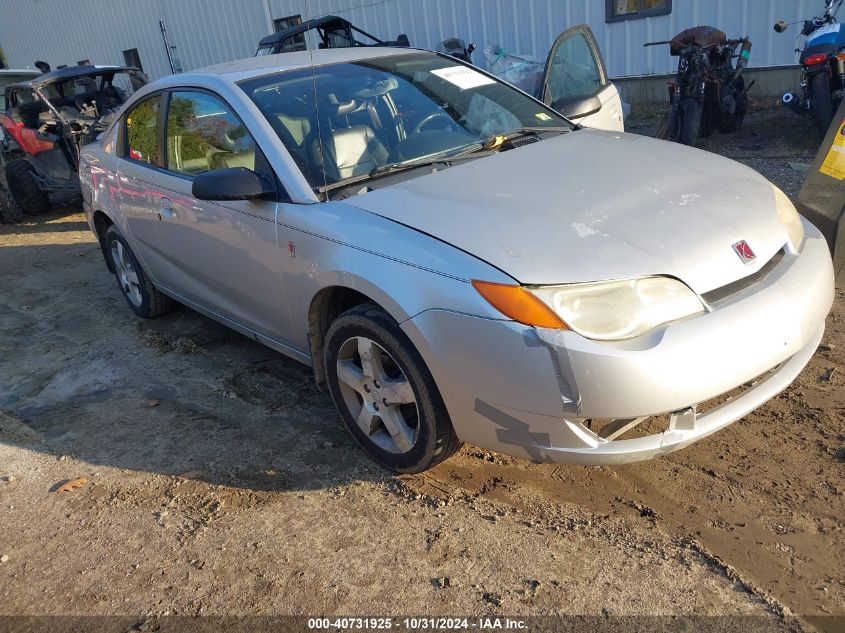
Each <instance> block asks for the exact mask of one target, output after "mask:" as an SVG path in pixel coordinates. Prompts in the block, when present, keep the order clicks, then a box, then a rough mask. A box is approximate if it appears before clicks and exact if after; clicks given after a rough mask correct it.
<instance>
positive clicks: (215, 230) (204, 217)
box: [156, 90, 287, 341]
mask: <svg viewBox="0 0 845 633" xmlns="http://www.w3.org/2000/svg"><path fill="white" fill-rule="evenodd" d="M165 144H166V148H165V168H164V170H163V171H162V173H160V174H159V175H158V177H157V179H156V183H157V184H158V185H159V190H158V200H156V204H157V205H158V207H159V210H160V211H159V212H160V214H161V221H160V222H159V227H158V228H159V236H160V239H161V247H162V251H163V252H164V253H165V254H166V256H167V258H168V260H169V262H170V269H171V277H172V280H173V281H172V286H173V290H174V291H175V292H177V293H178V294H180V295H182V296H183V297H184V298H185V299H188V300H189V301H192V302H195V303H197V304H199V305H200V306H202V307H204V308H206V309H209V310H212V311H214V312H215V313H217V314H219V315H220V316H223V317H226V318H228V319H232V320H234V321H235V322H237V323H239V324H241V325H243V326H246V327H248V328H250V329H253V330H254V331H256V332H258V333H261V334H264V335H266V336H270V337H272V338H275V339H277V340H282V341H284V340H285V339H286V337H285V336H284V334H285V326H286V325H287V305H286V301H285V291H284V283H283V277H282V270H281V257H280V253H279V248H278V245H277V243H276V211H277V206H278V203H277V202H274V201H269V200H235V201H215V202H210V201H206V200H197V199H196V198H194V197H193V194H192V186H193V178H194V176H196V175H198V174H201V173H203V172H207V171H212V170H217V169H227V168H231V167H246V168H247V169H252V170H254V171H258V172H263V173H265V174H266V175H267V177H268V178H269V179H270V180H271V181H273V182H275V177H274V176H273V175H272V171H269V170H270V167H269V165H268V164H267V163H266V161H265V159H264V157H263V154H262V153H261V150H260V149H259V148H258V146H257V145H256V144H255V141H254V140H253V138H252V136H251V135H250V133H249V131H248V130H247V129H246V127H245V126H244V125H243V123H242V122H241V120H240V119H239V118H238V117H237V116H236V115H235V114H234V113H233V112H232V110H231V108H230V107H229V106H228V105H227V104H226V103H224V102H223V101H222V100H221V99H220V98H219V97H218V96H216V95H213V94H211V93H208V92H202V91H193V90H184V91H174V92H172V93H171V94H170V97H169V100H168V105H167V133H166V140H165ZM268 171H269V173H266V172H268Z"/></svg>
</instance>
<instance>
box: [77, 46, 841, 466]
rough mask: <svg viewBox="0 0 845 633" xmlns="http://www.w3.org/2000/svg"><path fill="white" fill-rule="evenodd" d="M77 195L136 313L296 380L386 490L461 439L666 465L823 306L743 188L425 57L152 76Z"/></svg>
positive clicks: (798, 222)
mask: <svg viewBox="0 0 845 633" xmlns="http://www.w3.org/2000/svg"><path fill="white" fill-rule="evenodd" d="M312 55H313V58H312ZM561 66H562V67H565V64H562V65H561ZM620 164H621V165H625V169H624V170H617V171H616V172H615V173H614V174H613V177H612V178H608V172H607V166H608V165H620ZM80 177H81V179H82V182H83V194H84V208H85V212H86V214H87V216H88V221H89V225H90V227H91V229H92V231H94V232H95V234H96V236H97V239H98V240H99V243H100V245H101V248H102V252H103V255H104V257H105V261H106V265H107V266H108V268H109V270H110V271H112V272H113V273H114V275H115V278H116V280H117V282H118V285H119V288H120V292H121V293H122V294H123V296H124V298H125V300H126V302H127V304H128V306H129V308H130V309H131V310H132V311H133V312H134V313H135V314H136V315H138V316H140V317H143V318H151V317H156V316H159V315H161V314H164V313H165V312H166V311H167V310H168V309H169V308H170V307H171V306H172V305H173V301H174V300H175V301H178V302H180V303H183V304H185V305H187V306H190V307H191V308H194V309H196V310H198V311H200V312H202V313H203V314H206V315H208V316H209V317H211V318H213V319H216V320H218V321H220V322H222V323H224V324H226V325H227V326H229V327H232V328H233V329H235V330H237V331H239V332H241V333H243V334H245V335H247V336H248V337H250V338H251V339H253V340H256V341H259V342H261V343H263V344H265V345H268V346H270V347H272V348H273V349H276V350H278V351H280V352H282V353H284V354H287V355H289V356H290V357H292V358H294V359H297V360H299V361H302V362H303V363H307V364H308V365H310V366H312V367H313V370H314V375H315V378H316V381H317V383H318V384H319V385H321V386H325V387H327V389H328V391H329V392H330V394H331V396H332V399H333V400H334V403H335V405H336V406H337V408H338V411H339V412H340V415H341V417H342V419H343V421H344V423H345V425H346V427H347V429H348V431H349V433H350V434H351V436H352V437H353V438H354V439H355V440H356V441H357V442H358V443H359V444H360V445H361V446H362V447H363V449H364V450H365V451H366V452H367V453H368V454H369V455H370V456H371V457H372V458H373V459H375V460H376V461H378V462H379V463H381V464H383V465H384V466H386V467H388V468H390V469H393V470H395V471H398V472H420V471H422V470H425V469H427V468H430V467H432V466H434V465H435V464H437V463H438V462H440V461H442V460H443V459H445V458H447V457H448V456H449V455H451V454H452V453H454V451H455V450H457V448H458V446H459V444H460V442H461V441H464V442H471V443H473V444H475V445H478V446H481V447H484V448H487V449H491V450H495V451H499V452H502V453H507V454H510V455H515V456H518V457H523V458H527V459H531V460H534V461H553V462H574V463H580V464H618V463H623V462H630V461H635V460H643V459H649V458H652V457H655V456H658V455H662V454H665V453H668V452H671V451H674V450H677V449H680V448H682V447H684V446H687V445H689V444H690V443H692V442H694V441H696V440H699V439H701V438H703V437H705V436H707V435H709V434H711V433H714V432H716V431H718V430H719V429H722V428H723V427H725V426H727V425H729V424H730V423H732V422H733V421H735V420H737V419H739V418H741V417H742V416H744V415H746V414H747V413H749V412H750V411H752V410H753V409H755V408H757V407H759V406H760V405H762V404H763V403H765V402H766V401H767V400H769V399H770V398H772V397H773V396H775V394H777V393H779V392H780V391H781V390H783V389H784V388H786V387H787V386H788V385H789V384H790V383H791V382H792V381H793V380H794V379H795V377H796V376H797V375H798V374H799V372H800V371H801V370H802V369H803V368H804V366H805V365H806V364H807V362H808V361H809V359H810V358H811V357H812V355H813V353H814V352H815V350H816V348H817V346H818V344H819V341H820V340H821V337H822V334H823V332H824V326H825V317H826V315H827V313H828V311H829V309H830V307H831V305H832V301H833V277H832V266H831V258H830V253H829V251H828V247H827V244H826V242H825V240H824V239H823V238H822V237H821V235H820V234H819V231H818V230H817V229H816V228H815V227H814V226H813V225H811V224H810V223H808V222H807V221H805V220H804V219H802V218H801V217H800V216H799V215H798V213H797V212H796V210H795V207H794V206H793V205H792V203H791V202H790V201H789V199H788V198H787V197H786V195H784V194H783V192H781V191H780V190H779V189H778V188H777V187H775V186H774V185H772V184H771V183H770V182H768V181H767V180H766V179H765V178H763V177H762V176H761V175H760V174H758V173H757V172H755V171H753V170H752V169H750V168H748V167H745V166H743V165H740V164H738V163H735V162H733V161H730V160H727V159H724V158H721V157H718V156H716V155H714V154H709V153H706V152H700V151H698V150H694V149H691V148H688V147H685V146H682V145H678V144H674V143H667V142H665V141H659V140H655V139H650V138H646V137H643V136H637V135H627V134H624V133H621V132H607V131H601V130H593V129H587V128H582V127H580V126H577V125H574V124H572V123H571V122H570V121H568V120H567V119H566V118H564V117H562V116H561V115H560V114H559V113H557V112H556V111H555V110H553V109H552V108H550V107H548V106H546V105H545V104H544V103H542V102H541V101H539V100H536V99H534V98H532V97H530V96H528V95H527V94H525V93H524V92H521V91H519V90H517V89H515V88H514V87H513V86H511V85H510V84H508V83H505V82H502V81H500V80H498V79H496V78H495V77H494V76H492V75H490V74H487V73H485V72H482V71H480V70H478V69H476V68H474V67H472V66H470V65H468V64H465V63H463V62H461V61H459V60H456V59H454V58H452V57H448V56H446V55H440V54H437V53H434V52H426V51H417V50H408V49H399V48H393V49H390V48H346V49H335V50H323V51H314V52H313V53H312V52H310V51H309V52H299V53H290V54H288V55H285V56H284V61H283V67H282V68H280V58H278V57H275V58H268V57H258V58H252V59H248V60H242V61H239V62H234V63H229V64H225V65H221V66H217V67H211V68H206V69H202V70H199V71H197V72H195V73H186V74H183V75H173V76H170V77H166V78H164V79H160V80H158V81H156V82H155V83H154V84H151V85H149V86H147V87H145V88H144V89H142V90H140V91H139V92H138V93H136V95H135V96H134V97H133V98H132V100H131V101H130V102H129V103H128V104H127V106H126V109H125V110H124V111H123V113H122V114H121V116H120V117H119V118H118V119H117V120H116V121H114V123H113V124H112V125H111V126H110V127H109V129H108V130H107V131H106V133H105V134H104V136H103V138H102V140H101V141H100V142H98V143H94V144H92V145H89V146H87V147H85V148H83V155H82V160H81V164H80ZM115 183H117V185H116V184H115ZM726 394H731V396H732V398H729V399H726V398H725V396H726Z"/></svg>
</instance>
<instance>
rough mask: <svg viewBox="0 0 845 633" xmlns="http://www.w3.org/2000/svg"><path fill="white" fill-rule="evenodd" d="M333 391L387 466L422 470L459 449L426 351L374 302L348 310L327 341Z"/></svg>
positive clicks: (357, 432) (353, 428) (353, 429)
mask: <svg viewBox="0 0 845 633" xmlns="http://www.w3.org/2000/svg"><path fill="white" fill-rule="evenodd" d="M324 349H325V355H324V360H325V366H326V378H327V380H328V386H329V392H330V393H331V396H332V400H334V403H335V406H336V407H337V409H338V411H339V412H340V415H341V417H342V418H343V422H344V424H345V426H346V428H347V429H348V430H349V433H350V434H351V435H352V437H354V438H355V440H356V441H357V442H358V444H360V445H361V447H362V448H363V449H364V450H365V451H366V452H367V453H368V454H369V455H370V457H372V458H373V459H374V460H375V461H377V462H378V463H379V464H381V465H382V466H385V467H386V468H389V469H390V470H393V471H396V472H400V473H419V472H422V471H424V470H428V469H429V468H431V467H433V466H435V465H436V464H439V463H440V462H441V461H443V460H444V459H446V458H447V457H449V456H450V455H452V454H453V453H454V452H455V451H456V450H457V449H458V448H459V446H460V442H459V441H458V438H457V436H456V435H455V430H454V429H453V428H452V422H451V420H450V419H449V414H448V413H447V411H446V406H445V405H444V404H443V400H442V398H441V397H440V392H439V391H438V389H437V386H436V385H435V383H434V379H433V378H432V376H431V373H430V372H429V371H428V368H427V367H426V365H425V363H424V362H423V360H422V357H421V356H420V355H419V352H417V350H416V349H415V348H414V346H413V345H412V344H411V342H410V341H409V340H408V338H407V337H406V336H405V334H404V333H403V332H402V330H401V329H400V328H399V326H398V325H397V324H396V322H395V321H394V320H393V319H392V318H390V316H388V315H387V314H386V313H385V312H384V311H383V310H381V309H380V308H378V307H377V306H375V305H373V304H364V305H361V306H358V307H356V308H352V309H351V310H349V311H347V312H345V313H343V314H342V315H341V316H339V317H338V318H337V319H336V320H335V321H334V322H333V323H332V325H331V327H330V328H329V331H328V334H327V335H326V343H325V348H324Z"/></svg>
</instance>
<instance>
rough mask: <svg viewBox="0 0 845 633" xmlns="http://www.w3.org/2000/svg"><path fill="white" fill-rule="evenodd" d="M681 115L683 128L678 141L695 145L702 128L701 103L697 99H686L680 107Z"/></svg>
mask: <svg viewBox="0 0 845 633" xmlns="http://www.w3.org/2000/svg"><path fill="white" fill-rule="evenodd" d="M679 110H680V115H681V129H680V132H679V134H678V142H679V143H683V144H684V145H690V146H695V141H696V139H697V138H698V132H699V130H700V129H701V111H702V108H701V104H700V103H699V102H698V101H697V100H696V99H684V100H683V101H681V106H680V108H679Z"/></svg>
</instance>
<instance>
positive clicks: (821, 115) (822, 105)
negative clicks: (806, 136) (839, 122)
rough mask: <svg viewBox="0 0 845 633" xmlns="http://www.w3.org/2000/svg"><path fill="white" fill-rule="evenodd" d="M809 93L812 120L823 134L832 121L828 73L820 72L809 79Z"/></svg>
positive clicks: (831, 99)
mask: <svg viewBox="0 0 845 633" xmlns="http://www.w3.org/2000/svg"><path fill="white" fill-rule="evenodd" d="M810 93H811V95H812V99H813V120H814V121H815V122H816V127H817V128H818V129H819V132H821V135H822V136H824V135H825V134H827V128H829V127H830V122H831V121H833V97H832V96H831V94H830V75H828V74H827V72H824V71H823V72H820V73H816V74H815V75H813V78H812V79H811V80H810Z"/></svg>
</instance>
